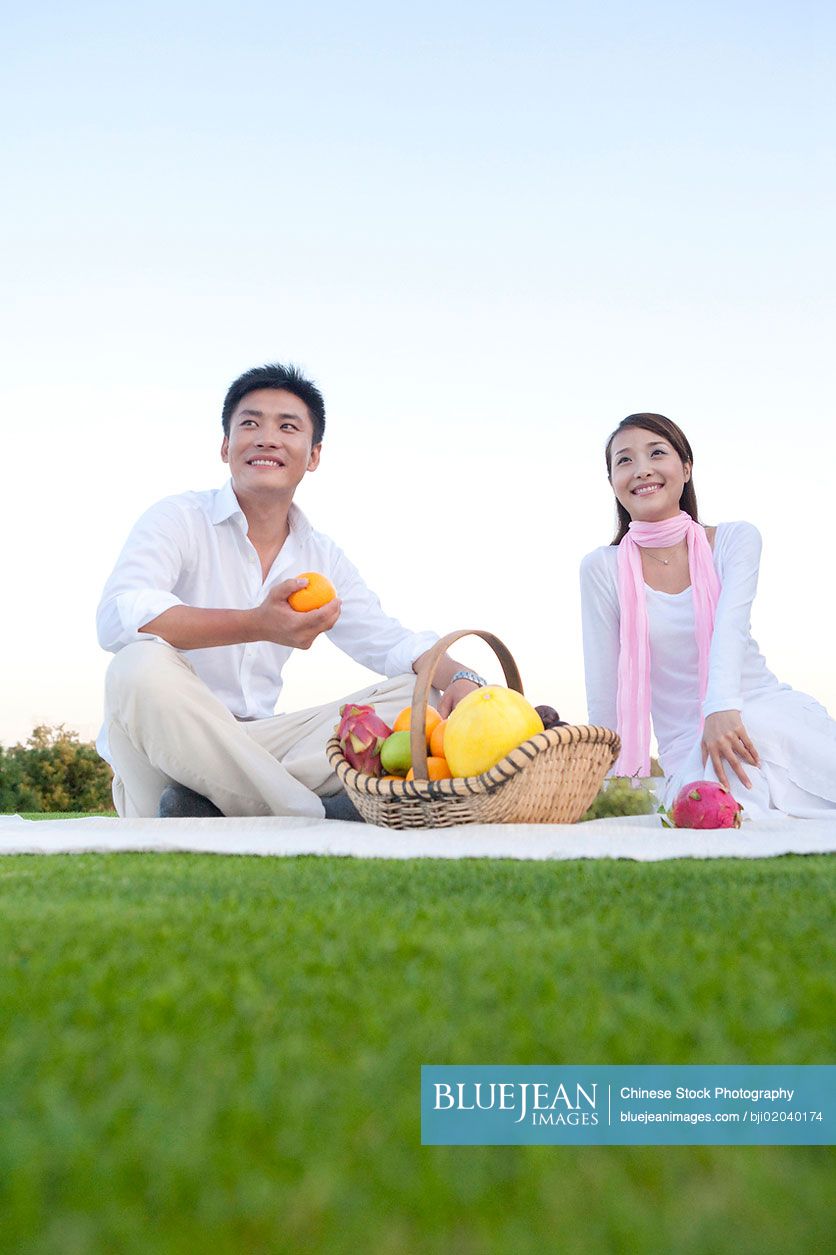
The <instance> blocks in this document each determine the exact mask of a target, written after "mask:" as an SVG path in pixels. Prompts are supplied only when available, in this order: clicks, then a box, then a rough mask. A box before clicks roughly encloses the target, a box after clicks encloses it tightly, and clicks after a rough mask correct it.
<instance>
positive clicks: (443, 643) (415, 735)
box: [409, 628, 523, 780]
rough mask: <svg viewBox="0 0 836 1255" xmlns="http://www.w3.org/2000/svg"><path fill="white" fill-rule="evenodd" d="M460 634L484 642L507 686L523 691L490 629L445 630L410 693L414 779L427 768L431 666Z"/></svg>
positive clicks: (424, 774) (511, 663) (504, 647)
mask: <svg viewBox="0 0 836 1255" xmlns="http://www.w3.org/2000/svg"><path fill="white" fill-rule="evenodd" d="M462 636H480V637H481V638H482V640H483V641H486V642H487V644H488V645H490V647H491V649H492V650H493V652H494V653H495V654H496V656H497V658H498V659H499V661H500V662H501V664H502V670H503V671H504V672H505V679H506V681H507V684H508V687H509V689H514V690H515V691H516V692H517V693H522V691H523V686H522V680H521V679H520V673H519V671H518V669H517V664H516V663H515V662H514V659H513V657H512V656H511V651H510V650H509V649H508V647H507V645H503V643H502V641H501V640H500V639H499V637H498V636H494V634H493V633H492V632H483V631H482V630H481V628H463V629H462V631H461V632H448V634H447V635H446V636H442V638H441V640H439V641H436V643H435V644H434V645H433V647H432V649H431V650H430V651H429V653H428V654H427V657H426V658H425V659H424V661H423V662H422V664H421V666H420V667H419V669H418V679H417V680H416V681H415V691H414V693H413V695H412V713H413V715H414V714H415V712H416V710H417V712H418V713H419V714H420V719H415V718H413V719H412V720H411V722H410V733H409V749H410V755H411V758H412V769H413V771H414V772H415V779H416V780H426V779H427V778H428V775H429V772H428V769H427V737H426V733H425V732H424V725H425V724H426V720H427V700H428V698H429V695H430V688H431V687H432V682H433V679H434V678H435V669H436V667H437V666H438V664H439V661H440V660H441V658H442V657H443V655H444V654H446V652H447V650H448V649H449V648H450V646H451V645H452V644H453V643H454V642H455V641H457V640H460V639H461V637H462Z"/></svg>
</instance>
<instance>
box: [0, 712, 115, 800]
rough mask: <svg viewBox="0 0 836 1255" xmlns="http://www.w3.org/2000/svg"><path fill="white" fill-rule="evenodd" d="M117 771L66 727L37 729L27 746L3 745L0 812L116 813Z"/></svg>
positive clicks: (0, 747)
mask: <svg viewBox="0 0 836 1255" xmlns="http://www.w3.org/2000/svg"><path fill="white" fill-rule="evenodd" d="M112 779H113V772H112V771H111V769H110V767H109V766H108V764H107V763H106V762H104V760H103V759H101V758H100V757H99V755H98V754H97V752H96V747H95V745H93V744H92V743H91V742H86V741H79V739H78V734H77V733H76V732H73V731H72V730H71V729H68V728H65V726H64V724H63V723H62V724H58V726H57V727H48V726H47V725H46V724H41V725H39V726H38V727H37V728H35V729H33V731H32V735H31V736H30V737H29V738H28V740H27V742H26V744H25V745H21V744H19V743H18V744H17V745H15V746H12V747H11V748H10V749H6V748H4V747H2V746H0V810H2V811H5V812H10V811H18V812H20V811H30V812H31V811H35V812H41V811H52V812H55V811H102V810H112V809H113V798H112V795H111V781H112Z"/></svg>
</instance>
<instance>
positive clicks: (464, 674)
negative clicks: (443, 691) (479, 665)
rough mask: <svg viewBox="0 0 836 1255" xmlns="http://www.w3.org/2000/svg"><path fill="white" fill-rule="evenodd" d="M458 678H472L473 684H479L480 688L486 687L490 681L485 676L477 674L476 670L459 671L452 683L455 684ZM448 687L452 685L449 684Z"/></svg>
mask: <svg viewBox="0 0 836 1255" xmlns="http://www.w3.org/2000/svg"><path fill="white" fill-rule="evenodd" d="M456 680H470V683H471V684H476V685H478V687H479V688H480V689H483V688H485V687H486V685H487V683H488V682H487V680H486V679H485V678H484V676H481V675H477V674H476V672H475V671H457V672H456V674H455V675H454V676H453V678H452V680H451V681H450V684H455V683H456ZM447 687H448V688H449V687H450V686H449V685H448V686H447Z"/></svg>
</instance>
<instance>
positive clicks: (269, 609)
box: [250, 580, 342, 649]
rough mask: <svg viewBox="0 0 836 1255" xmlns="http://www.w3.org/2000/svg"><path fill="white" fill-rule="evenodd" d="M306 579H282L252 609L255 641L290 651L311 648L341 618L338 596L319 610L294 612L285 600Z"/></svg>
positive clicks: (302, 584) (302, 585)
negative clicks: (286, 646) (269, 642)
mask: <svg viewBox="0 0 836 1255" xmlns="http://www.w3.org/2000/svg"><path fill="white" fill-rule="evenodd" d="M307 582H308V581H307V580H282V582H281V584H274V585H273V587H272V588H271V589H270V590H269V592H268V593H267V596H266V597H265V598H264V601H262V603H261V605H260V606H256V608H255V610H251V611H250V614H251V615H252V616H253V618H252V622H253V626H254V628H255V637H254V639H256V640H260V641H271V642H272V643H273V644H274V645H288V646H290V648H291V649H310V647H311V645H312V644H313V643H314V641H315V640H316V638H317V637H318V636H319V635H320V634H321V633H322V632H328V631H330V629H331V628H332V627H333V626H334V624H335V623H336V622H337V619H339V617H340V609H341V607H342V603H341V602H340V599H339V598H338V597H335V598H334V600H333V601H329V602H328V604H327V605H325V606H321V607H320V608H319V610H294V609H293V607H292V606H291V605H290V604H289V603H288V600H287V599H288V597H289V596H290V595H291V593H295V592H296V590H297V589H299V588H304V587H305V585H306V584H307Z"/></svg>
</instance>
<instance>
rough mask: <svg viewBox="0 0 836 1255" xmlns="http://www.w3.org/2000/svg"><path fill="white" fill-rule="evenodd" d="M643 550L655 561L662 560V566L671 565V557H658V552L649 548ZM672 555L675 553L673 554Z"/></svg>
mask: <svg viewBox="0 0 836 1255" xmlns="http://www.w3.org/2000/svg"><path fill="white" fill-rule="evenodd" d="M643 552H644V553H646V554H647V556H648V558H652V559H653V561H654V562H661V564H662V566H670V561H671V559H670V558H657V556H656V554H655V553H651V552H650V550H649V549H645V550H644V551H643ZM672 557H673V554H671V558H672Z"/></svg>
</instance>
